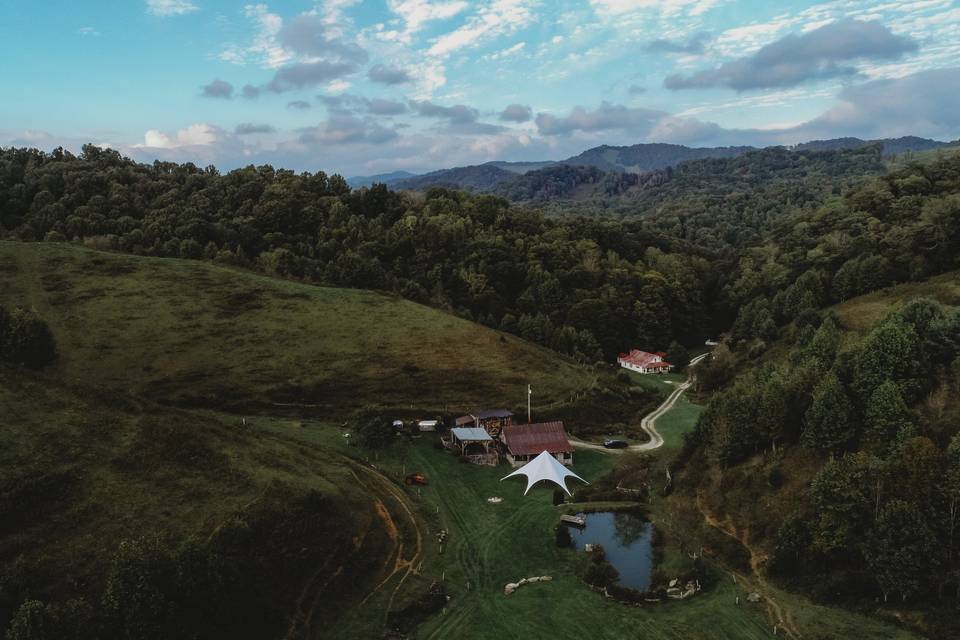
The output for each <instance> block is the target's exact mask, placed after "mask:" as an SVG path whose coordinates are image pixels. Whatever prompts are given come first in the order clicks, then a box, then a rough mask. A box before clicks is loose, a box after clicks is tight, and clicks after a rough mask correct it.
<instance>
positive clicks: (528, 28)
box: [0, 0, 960, 175]
mask: <svg viewBox="0 0 960 640" xmlns="http://www.w3.org/2000/svg"><path fill="white" fill-rule="evenodd" d="M0 42H2V44H0V52H2V55H3V64H2V65H0V81H2V82H3V86H4V87H5V88H6V90H5V99H4V100H0V145H3V146H10V145H16V146H37V147H40V148H44V149H51V148H53V147H55V146H57V145H63V146H66V147H68V148H74V149H76V148H79V146H80V145H82V144H83V143H86V142H93V143H95V144H101V145H109V146H111V147H114V148H116V149H119V150H120V151H122V152H123V153H124V154H127V155H130V156H132V157H135V158H137V159H139V160H145V161H149V160H153V159H154V158H163V159H171V160H178V161H188V160H189V161H193V162H196V163H198V164H210V163H212V164H216V165H218V166H219V167H221V168H224V169H229V168H233V167H236V166H241V165H244V164H249V163H258V164H259V163H264V162H269V163H271V164H274V165H276V166H284V167H289V168H293V169H298V170H320V169H322V170H325V171H328V172H341V173H344V174H348V175H355V174H371V173H378V172H384V171H392V170H397V169H405V170H410V171H415V172H419V171H424V170H430V169H435V168H441V167H449V166H456V165H464V164H475V163H479V162H484V161H487V160H493V159H502V160H536V159H558V158H563V157H567V156H570V155H573V154H575V153H578V152H580V151H582V150H583V149H586V148H589V147H591V146H595V145H597V144H634V143H637V142H674V143H681V144H689V145H699V146H720V145H729V144H754V145H766V144H792V143H796V142H800V141H804V140H809V139H815V138H825V137H838V136H844V135H854V136H859V137H886V136H899V135H908V134H914V135H920V136H927V137H934V138H938V139H943V140H948V139H949V140H952V139H956V138H960V68H958V67H957V66H956V65H957V64H958V63H957V62H956V61H957V60H958V59H960V6H958V3H957V2H952V1H950V0H910V1H908V0H904V1H895V0H893V1H880V2H867V1H863V0H836V1H832V2H789V3H788V2H767V1H757V0H660V1H654V0H578V1H570V2H565V1H558V0H552V1H548V0H483V1H476V2H472V1H471V2H468V1H466V0H359V1H358V0H326V1H316V2H311V1H307V0H301V1H286V2H279V1H276V2H263V3H243V2H226V1H223V0H113V1H103V2H75V1H74V2H66V1H61V0H44V2H36V1H28V0H0Z"/></svg>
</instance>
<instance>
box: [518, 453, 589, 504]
mask: <svg viewBox="0 0 960 640" xmlns="http://www.w3.org/2000/svg"><path fill="white" fill-rule="evenodd" d="M516 475H524V476H527V490H526V491H524V492H523V495H527V493H528V492H529V491H530V487H532V486H533V485H535V484H537V483H538V482H540V481H541V480H549V481H550V482H554V483H556V484H558V485H560V488H561V489H563V490H564V491H566V492H567V495H570V490H569V489H567V485H566V478H567V476H573V477H574V478H576V479H577V480H579V481H580V482H586V483H587V484H590V483H589V482H587V481H586V480H584V479H583V478H581V477H580V476H578V475H577V474H575V473H574V472H573V471H570V469H568V468H566V467H565V466H563V465H562V464H560V463H559V462H557V459H556V458H554V457H553V456H552V455H550V453H549V452H547V451H544V452H543V453H541V454H540V455H538V456H537V457H536V458H534V459H533V460H531V461H530V462H528V463H527V464H525V465H523V466H522V467H520V468H519V469H517V470H516V471H514V472H513V473H511V474H508V475H506V476H504V477H503V478H500V482H503V481H504V480H506V479H507V478H512V477H513V476H516Z"/></svg>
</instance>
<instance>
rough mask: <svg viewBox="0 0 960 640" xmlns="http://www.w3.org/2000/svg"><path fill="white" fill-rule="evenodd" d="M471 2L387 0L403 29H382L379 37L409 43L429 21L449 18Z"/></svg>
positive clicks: (457, 0) (453, 0) (467, 6)
mask: <svg viewBox="0 0 960 640" xmlns="http://www.w3.org/2000/svg"><path fill="white" fill-rule="evenodd" d="M469 7H470V4H469V3H467V2H465V1H464V0H443V1H440V2H437V1H433V2H431V1H430V0H387V8H389V9H390V11H392V12H393V13H394V14H395V15H396V16H398V21H399V22H401V23H402V24H403V28H402V29H401V30H397V29H391V30H383V31H380V33H379V34H378V37H379V38H380V39H381V40H386V41H399V42H403V43H409V42H410V41H411V40H412V37H413V35H414V34H416V33H417V32H418V31H420V30H421V29H423V28H424V27H425V26H426V25H427V24H428V23H430V22H434V21H437V20H448V19H450V18H452V17H454V16H456V15H457V14H459V13H461V12H463V11H465V10H466V9H467V8H469Z"/></svg>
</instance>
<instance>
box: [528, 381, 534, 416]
mask: <svg viewBox="0 0 960 640" xmlns="http://www.w3.org/2000/svg"><path fill="white" fill-rule="evenodd" d="M532 395H533V388H532V387H531V386H530V385H529V384H528V385H527V424H533V420H531V419H530V396H532Z"/></svg>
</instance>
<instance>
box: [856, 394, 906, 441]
mask: <svg viewBox="0 0 960 640" xmlns="http://www.w3.org/2000/svg"><path fill="white" fill-rule="evenodd" d="M912 422H913V421H912V420H911V417H910V410H909V409H907V405H906V403H904V401H903V394H901V393H900V387H899V386H898V385H897V383H896V382H893V381H892V380H887V381H886V382H884V383H883V384H881V385H880V386H879V387H877V388H876V390H874V392H873V393H872V394H871V395H870V400H869V401H868V402H867V406H866V412H865V416H864V431H863V444H864V445H865V446H867V447H869V448H870V449H871V450H872V451H876V452H878V453H884V452H886V451H888V450H889V449H890V447H891V445H892V444H893V443H894V441H895V440H896V437H897V434H898V433H900V432H901V430H903V429H904V428H908V427H910V426H911V424H912Z"/></svg>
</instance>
